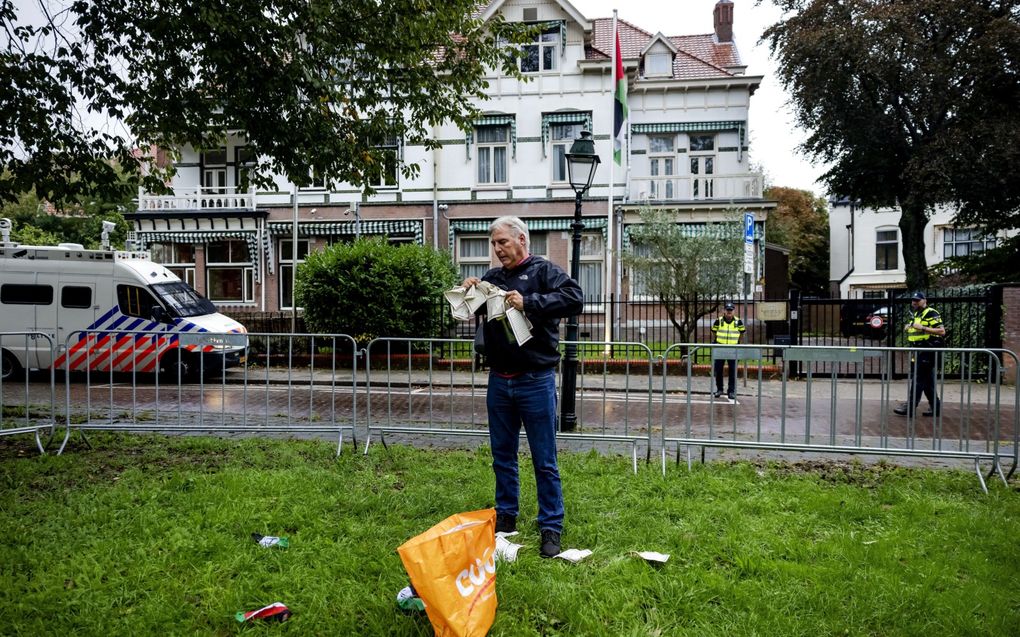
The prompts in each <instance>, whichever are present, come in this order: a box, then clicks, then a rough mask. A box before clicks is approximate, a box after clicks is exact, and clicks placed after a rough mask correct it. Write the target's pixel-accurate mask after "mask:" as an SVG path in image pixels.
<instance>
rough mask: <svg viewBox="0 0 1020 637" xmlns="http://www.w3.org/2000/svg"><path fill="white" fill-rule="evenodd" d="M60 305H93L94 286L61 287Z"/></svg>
mask: <svg viewBox="0 0 1020 637" xmlns="http://www.w3.org/2000/svg"><path fill="white" fill-rule="evenodd" d="M60 307H68V308H75V307H79V308H84V307H92V288H87V287H82V286H80V285H65V286H64V287H62V288H60Z"/></svg>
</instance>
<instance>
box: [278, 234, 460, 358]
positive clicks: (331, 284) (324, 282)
mask: <svg viewBox="0 0 1020 637" xmlns="http://www.w3.org/2000/svg"><path fill="white" fill-rule="evenodd" d="M459 280H460V279H459V277H458V274H457V268H456V266H454V264H453V261H451V260H450V256H449V254H448V253H446V252H439V251H436V250H434V249H433V248H432V247H430V246H421V245H417V244H403V245H400V246H393V245H390V244H388V243H386V241H385V240H384V239H382V238H368V239H360V240H358V241H356V242H354V243H338V244H334V245H333V246H330V247H329V248H326V249H325V250H321V251H317V252H313V253H311V254H309V255H308V258H307V259H306V260H305V262H304V263H303V264H302V265H300V266H299V267H298V270H297V286H296V288H295V298H296V299H297V304H298V305H299V306H300V307H303V308H304V318H305V325H306V326H307V328H308V329H309V330H310V331H312V332H315V333H320V334H349V335H350V336H353V337H354V338H355V340H357V341H358V342H359V343H365V342H367V341H370V340H371V339H373V338H376V337H380V336H393V337H419V338H421V337H422V336H423V335H429V336H442V332H443V329H442V328H443V327H444V326H449V325H452V324H453V317H452V315H451V314H450V313H449V312H445V313H443V315H442V317H437V316H436V314H435V308H436V307H437V306H438V305H439V304H441V303H442V302H443V292H445V291H446V290H449V289H450V288H452V287H453V286H454V285H456V284H457V282H458V281H459Z"/></svg>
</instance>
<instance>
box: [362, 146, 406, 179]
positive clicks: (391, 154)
mask: <svg viewBox="0 0 1020 637" xmlns="http://www.w3.org/2000/svg"><path fill="white" fill-rule="evenodd" d="M376 149H377V150H378V151H379V153H380V155H381V157H380V162H379V163H378V164H376V165H374V166H372V167H371V168H370V169H369V172H368V183H369V184H370V185H372V186H373V187H375V188H395V187H396V186H397V178H398V177H399V172H398V171H399V151H400V141H399V140H398V139H397V137H396V136H392V137H387V138H386V139H385V140H383V143H381V144H379V145H378V146H376Z"/></svg>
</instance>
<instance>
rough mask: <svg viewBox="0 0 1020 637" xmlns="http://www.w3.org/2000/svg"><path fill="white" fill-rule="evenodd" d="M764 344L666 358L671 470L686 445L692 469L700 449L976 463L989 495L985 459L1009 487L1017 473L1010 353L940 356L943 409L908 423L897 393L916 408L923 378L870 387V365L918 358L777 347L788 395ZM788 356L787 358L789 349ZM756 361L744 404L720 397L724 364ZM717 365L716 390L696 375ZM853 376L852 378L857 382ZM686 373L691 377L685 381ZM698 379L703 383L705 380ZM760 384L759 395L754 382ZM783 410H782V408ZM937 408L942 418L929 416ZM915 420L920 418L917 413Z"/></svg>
mask: <svg viewBox="0 0 1020 637" xmlns="http://www.w3.org/2000/svg"><path fill="white" fill-rule="evenodd" d="M763 349H764V348H762V347H761V346H760V345H734V346H718V345H716V346H711V345H707V346H706V345H703V344H697V343H692V344H674V345H671V346H670V347H669V348H668V349H667V350H666V351H665V353H664V354H663V355H662V358H661V360H662V376H661V378H662V392H661V397H660V399H661V401H662V429H661V431H662V433H661V436H660V441H659V444H660V452H661V459H662V471H663V473H665V471H666V453H667V448H668V447H669V446H670V445H675V447H676V458H677V462H678V463H679V461H680V454H681V450H682V449H686V450H687V460H688V465H690V462H691V458H690V451H691V448H693V447H701V448H702V449H704V448H706V447H718V448H744V449H768V450H778V451H794V452H822V453H840V454H868V455H879V456H913V457H928V458H942V459H962V460H970V461H973V463H974V470H975V473H976V474H977V476H978V479H979V481H980V482H981V487H982V489H985V490H987V487H986V485H985V480H984V477H983V475H982V471H981V465H980V463H981V462H982V461H988V462H990V463H991V470H990V471H989V472H988V476H989V477H991V476H992V475H994V474H995V473H998V475H999V477H1000V478H1001V479H1002V480H1003V482H1006V480H1007V476H1006V475H1005V474H1004V473H1003V469H1002V464H1003V463H1004V462H1008V461H1012V468H1011V469H1010V471H1009V474H1010V475H1012V474H1013V472H1014V471H1015V469H1016V465H1017V454H1018V444H1017V435H1018V422H1020V411H1018V408H1017V407H1018V403H1017V400H1018V399H1020V397H1018V396H1017V395H1016V392H1014V400H1013V401H1012V402H1013V413H1012V416H1011V417H1009V418H1007V417H1006V416H1005V415H1004V408H1003V405H1002V404H1001V402H1002V400H1001V399H1002V391H1001V390H1002V387H1001V378H1002V374H1001V361H1000V359H999V357H998V356H997V355H996V352H998V353H999V354H1002V355H1009V356H1012V357H1013V358H1014V360H1016V356H1015V354H1013V353H1012V352H1008V351H1003V350H997V351H993V350H987V349H962V348H941V349H930V350H928V351H929V352H932V353H933V354H935V366H934V367H935V369H934V379H935V388H936V390H937V393H938V396H939V397H940V399H941V406H940V407H937V408H934V409H932V408H931V407H927V404H926V402H925V400H924V398H923V397H922V400H921V404H920V405H919V406H918V407H917V409H916V410H913V412H912V413H908V414H907V415H905V416H900V415H897V414H896V413H895V412H894V408H895V407H896V404H897V403H899V401H897V400H896V399H894V398H893V396H894V392H895V393H896V395H898V396H901V397H902V399H903V400H902V403H903V405H904V407H905V406H906V399H907V395H908V387H909V386H910V385H909V383H912V382H913V379H914V376H915V375H916V374H917V373H918V369H917V362H916V360H915V362H914V363H913V364H912V367H911V370H910V377H909V378H908V379H907V380H906V381H893V380H892V379H891V378H889V376H888V373H887V372H886V373H885V374H884V376H883V377H882V378H881V379H880V380H879V381H878V382H877V383H876V382H873V381H872V382H866V381H865V380H864V374H863V369H864V363H865V361H866V360H869V359H874V358H884V359H886V360H884V361H881V362H882V363H883V364H882V365H881V367H882V368H883V369H886V370H888V369H890V368H891V366H890V365H888V364H886V363H888V358H889V357H891V356H895V355H903V354H904V353H906V355H907V356H910V355H911V354H912V353H915V352H916V350H910V349H908V348H890V347H867V348H865V347H790V346H783V347H776V348H775V349H776V350H777V353H778V354H780V356H781V358H782V360H783V362H784V363H783V365H782V367H781V369H780V370H777V371H778V373H779V375H780V380H779V383H778V387H777V386H776V383H775V381H766V379H764V378H763V369H764V365H763V364H762V361H763V360H764V357H763V356H762V354H763V352H762V350H763ZM779 350H781V351H779ZM720 359H722V360H737V361H741V362H744V361H751V362H752V363H753V364H752V365H751V368H752V369H753V368H755V367H756V368H757V378H756V379H754V378H752V379H749V378H748V376H746V375H745V377H744V386H743V387H742V388H739V389H738V391H737V396H736V399H735V400H732V401H731V400H729V399H719V398H716V397H715V395H714V393H713V390H714V369H713V366H712V365H711V363H714V361H716V360H720ZM699 361H700V362H702V363H704V364H707V365H708V368H707V370H706V376H707V382H708V383H709V384H708V385H707V386H706V387H704V389H700V390H699V389H698V388H697V387H696V384H697V383H703V382H706V381H705V379H702V378H697V377H696V376H695V373H694V372H695V371H696V367H695V366H696V365H697V363H698V362H699ZM792 364H804V369H805V370H806V376H805V378H804V380H803V381H793V380H791V378H790V375H789V366H790V365H792ZM847 369H850V370H851V374H850V375H849V377H848V376H847V373H846V372H847ZM677 371H679V372H681V373H679V374H678V373H677ZM696 378H697V380H696ZM749 380H750V385H751V387H750V389H749V388H748V386H747V385H748V382H749ZM777 407H778V409H777ZM926 407H927V409H932V411H934V412H935V413H934V415H933V416H930V417H926V416H924V412H925V411H926ZM907 411H908V412H910V410H907Z"/></svg>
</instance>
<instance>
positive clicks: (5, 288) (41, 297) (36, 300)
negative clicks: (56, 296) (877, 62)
mask: <svg viewBox="0 0 1020 637" xmlns="http://www.w3.org/2000/svg"><path fill="white" fill-rule="evenodd" d="M0 303H3V304H5V305H52V304H53V286H52V285H30V284H24V283H5V284H4V285H0Z"/></svg>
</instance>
